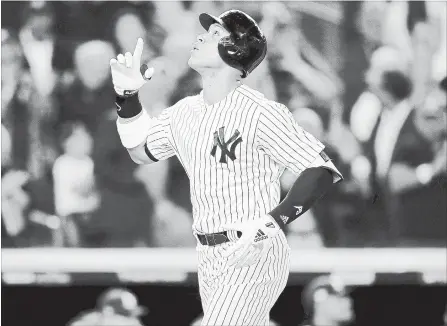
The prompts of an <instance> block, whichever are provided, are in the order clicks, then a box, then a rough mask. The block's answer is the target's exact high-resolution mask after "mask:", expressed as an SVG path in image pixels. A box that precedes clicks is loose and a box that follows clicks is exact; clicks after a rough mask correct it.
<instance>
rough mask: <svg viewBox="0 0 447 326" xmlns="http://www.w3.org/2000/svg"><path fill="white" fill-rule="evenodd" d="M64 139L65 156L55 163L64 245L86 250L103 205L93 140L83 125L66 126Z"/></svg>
mask: <svg viewBox="0 0 447 326" xmlns="http://www.w3.org/2000/svg"><path fill="white" fill-rule="evenodd" d="M60 138H61V147H62V152H63V154H62V155H61V156H59V157H58V158H57V159H56V162H55V163H54V166H53V182H54V199H55V207H56V213H57V215H58V216H59V217H60V218H61V221H62V229H61V231H62V232H61V233H60V236H61V238H62V239H61V244H62V245H63V246H67V247H78V246H84V245H88V239H87V237H88V234H87V233H88V231H89V230H88V229H89V224H90V223H91V214H92V212H93V211H95V210H96V209H97V208H98V206H99V203H100V200H99V194H98V192H97V190H96V184H95V177H94V167H93V160H92V159H91V157H90V155H91V152H92V147H93V139H92V137H91V135H90V134H89V132H88V130H87V128H86V127H85V126H84V125H83V124H82V123H79V122H67V123H66V124H64V125H63V126H62V127H61V137H60Z"/></svg>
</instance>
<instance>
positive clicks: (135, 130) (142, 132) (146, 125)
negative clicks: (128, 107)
mask: <svg viewBox="0 0 447 326" xmlns="http://www.w3.org/2000/svg"><path fill="white" fill-rule="evenodd" d="M151 124H152V121H151V118H150V116H149V114H147V112H146V110H142V111H141V113H140V115H139V116H138V117H136V118H135V119H133V120H131V121H123V120H122V119H120V118H118V119H117V121H116V126H117V129H118V134H119V136H120V139H121V143H122V144H123V146H124V147H125V148H129V149H130V148H135V147H137V146H138V145H140V144H141V143H142V142H144V141H145V140H146V138H147V135H148V132H149V129H150V127H151Z"/></svg>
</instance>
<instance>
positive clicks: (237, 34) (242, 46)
mask: <svg viewBox="0 0 447 326" xmlns="http://www.w3.org/2000/svg"><path fill="white" fill-rule="evenodd" d="M199 20H200V24H202V26H203V28H205V29H206V30H208V29H209V27H210V26H211V25H212V24H216V23H217V24H219V25H221V26H223V27H224V28H225V29H226V30H227V31H228V32H230V35H229V36H226V37H223V38H222V39H221V40H220V41H219V45H218V50H219V55H220V57H221V58H222V60H223V61H224V62H225V63H226V64H227V65H229V66H230V67H233V68H235V69H237V70H240V71H241V72H242V78H245V77H247V76H248V74H249V73H251V72H252V71H253V70H254V69H255V68H256V67H257V66H258V65H259V64H260V63H261V62H262V60H264V58H265V55H266V53H267V40H266V38H265V36H264V34H263V33H262V31H261V29H260V28H259V26H258V24H257V23H256V22H255V21H254V19H253V18H251V17H250V16H248V15H247V14H246V13H244V12H242V11H240V10H229V11H226V12H224V13H223V14H221V15H220V16H219V17H214V16H212V15H210V14H206V13H203V14H201V15H200V16H199Z"/></svg>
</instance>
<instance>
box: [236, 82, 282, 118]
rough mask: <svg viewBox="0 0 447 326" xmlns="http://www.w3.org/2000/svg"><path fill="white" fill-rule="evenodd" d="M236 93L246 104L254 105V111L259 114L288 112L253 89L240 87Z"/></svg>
mask: <svg viewBox="0 0 447 326" xmlns="http://www.w3.org/2000/svg"><path fill="white" fill-rule="evenodd" d="M238 92H239V93H240V94H242V95H243V96H244V97H245V98H246V99H248V102H249V103H250V104H255V105H254V106H255V107H256V110H258V111H259V112H263V111H265V112H270V113H275V112H276V113H277V112H284V111H288V108H287V107H286V106H285V105H283V104H281V103H278V102H276V101H274V100H271V99H269V98H267V97H266V96H265V95H264V94H263V93H261V92H259V91H257V90H254V89H253V88H251V87H249V86H247V85H242V86H240V87H239V88H238Z"/></svg>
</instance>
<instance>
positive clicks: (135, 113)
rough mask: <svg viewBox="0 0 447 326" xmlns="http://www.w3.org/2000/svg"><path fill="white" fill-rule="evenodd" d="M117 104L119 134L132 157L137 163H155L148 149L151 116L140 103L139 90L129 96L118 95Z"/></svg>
mask: <svg viewBox="0 0 447 326" xmlns="http://www.w3.org/2000/svg"><path fill="white" fill-rule="evenodd" d="M115 105H116V109H117V113H118V120H117V128H118V134H119V135H120V138H121V142H122V144H123V146H124V147H125V148H126V149H127V151H128V153H129V156H130V158H131V159H132V161H134V162H135V163H137V164H149V163H153V162H154V160H152V159H150V157H149V156H148V155H147V151H146V139H147V135H148V131H149V129H150V117H149V115H148V114H147V113H146V111H145V110H144V109H143V106H142V105H141V103H140V100H139V98H138V92H136V93H134V94H133V95H131V96H127V97H123V96H119V95H117V96H116V100H115Z"/></svg>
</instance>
